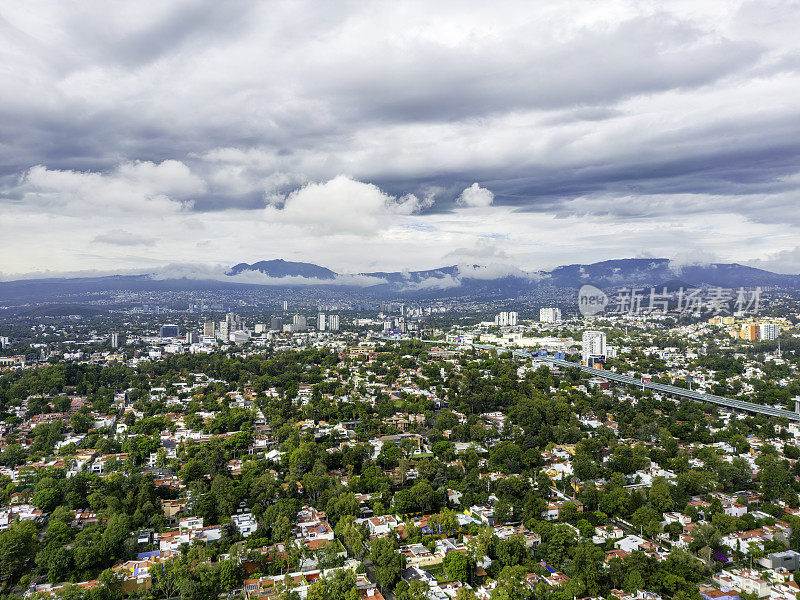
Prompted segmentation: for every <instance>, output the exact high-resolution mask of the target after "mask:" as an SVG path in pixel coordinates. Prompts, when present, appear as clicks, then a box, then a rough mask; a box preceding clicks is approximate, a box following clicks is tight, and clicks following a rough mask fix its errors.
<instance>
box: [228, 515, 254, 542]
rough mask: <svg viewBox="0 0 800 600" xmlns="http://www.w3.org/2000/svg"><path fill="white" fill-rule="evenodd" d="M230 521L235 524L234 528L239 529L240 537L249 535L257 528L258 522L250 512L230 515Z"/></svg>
mask: <svg viewBox="0 0 800 600" xmlns="http://www.w3.org/2000/svg"><path fill="white" fill-rule="evenodd" d="M231 521H232V522H233V524H234V525H235V526H236V529H237V530H239V533H241V534H242V537H250V535H252V533H253V532H254V531H255V530H256V529H258V523H257V522H256V520H255V517H253V515H252V513H243V514H241V515H231Z"/></svg>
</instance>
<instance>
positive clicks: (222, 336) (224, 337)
mask: <svg viewBox="0 0 800 600" xmlns="http://www.w3.org/2000/svg"><path fill="white" fill-rule="evenodd" d="M230 334H231V329H230V327H228V322H227V321H220V322H219V329H217V339H218V340H220V341H223V342H227V341H228V338H229V336H230Z"/></svg>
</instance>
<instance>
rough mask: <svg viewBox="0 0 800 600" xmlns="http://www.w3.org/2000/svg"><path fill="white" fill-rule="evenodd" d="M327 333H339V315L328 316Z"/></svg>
mask: <svg viewBox="0 0 800 600" xmlns="http://www.w3.org/2000/svg"><path fill="white" fill-rule="evenodd" d="M328 331H339V315H328Z"/></svg>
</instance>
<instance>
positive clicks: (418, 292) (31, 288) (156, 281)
mask: <svg viewBox="0 0 800 600" xmlns="http://www.w3.org/2000/svg"><path fill="white" fill-rule="evenodd" d="M248 272H252V273H262V274H264V275H266V276H267V279H264V280H263V281H259V280H258V278H256V279H255V280H254V281H257V283H243V282H242V280H241V278H234V276H235V275H240V274H246V273H248ZM286 278H303V279H308V280H311V281H309V282H308V283H307V284H306V285H305V286H304V287H306V288H307V289H313V288H314V287H315V286H319V287H320V288H321V287H322V286H331V285H335V286H336V287H337V289H339V290H343V291H345V292H347V293H349V294H351V295H353V296H363V297H373V298H385V297H402V296H405V297H413V298H437V297H449V296H477V297H487V298H495V299H502V298H515V297H518V296H520V295H522V294H529V293H532V292H537V293H547V291H548V290H549V291H551V292H552V291H554V292H561V293H564V292H568V293H571V290H576V289H578V288H580V287H581V286H583V285H585V284H591V285H594V286H597V287H599V288H602V289H607V290H615V289H619V288H622V287H645V288H646V287H650V286H656V287H667V289H668V290H670V291H675V290H677V289H679V288H681V287H684V288H687V287H697V286H719V287H724V288H738V287H754V286H762V287H781V288H786V289H800V276H798V275H781V274H778V273H772V272H770V271H765V270H763V269H756V268H753V267H747V266H744V265H740V264H738V263H712V264H706V265H677V264H675V263H673V262H671V261H670V260H668V259H666V258H625V259H618V260H606V261H601V262H597V263H591V264H573V265H564V266H561V267H557V268H555V269H553V270H552V271H539V272H534V273H525V272H523V271H520V270H518V269H514V268H513V267H508V268H504V267H502V266H500V267H497V266H493V267H481V266H477V265H461V266H456V265H450V266H445V267H440V268H438V269H427V270H421V271H374V272H368V273H360V274H357V275H340V274H337V273H336V272H335V271H333V270H331V269H328V268H326V267H322V266H320V265H316V264H313V263H306V262H292V261H286V260H282V259H274V260H264V261H258V262H255V263H252V264H248V263H244V262H243V263H239V264H237V265H235V266H233V267H232V268H231V269H230V270H229V271H228V272H227V273H226V275H223V276H217V277H216V278H211V276H205V275H200V276H198V277H197V278H192V277H184V278H173V279H164V278H163V277H159V276H150V275H125V276H121V275H117V276H110V277H83V278H71V279H56V278H50V279H28V280H19V281H8V282H0V301H4V302H12V303H23V302H33V303H37V304H38V303H42V302H51V303H57V302H59V300H57V299H56V298H63V297H64V294H69V295H73V296H80V295H83V294H86V295H89V294H92V293H97V292H109V291H126V290H127V291H140V292H141V291H154V292H155V291H169V290H181V291H187V290H222V289H235V288H239V287H243V286H250V287H252V286H255V285H262V286H270V287H272V289H279V288H292V287H296V286H299V285H301V283H302V282H301V281H297V280H296V279H295V280H289V282H288V283H287V282H286V281H285V279H286ZM270 279H274V280H275V282H274V283H271V282H270V281H269V280H270ZM248 281H250V280H249V279H248ZM329 289H330V288H329Z"/></svg>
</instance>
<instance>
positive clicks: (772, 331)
mask: <svg viewBox="0 0 800 600" xmlns="http://www.w3.org/2000/svg"><path fill="white" fill-rule="evenodd" d="M779 333H780V327H779V326H778V324H777V323H762V324H761V325H760V326H759V337H760V338H761V339H762V340H776V339H778V334H779Z"/></svg>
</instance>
